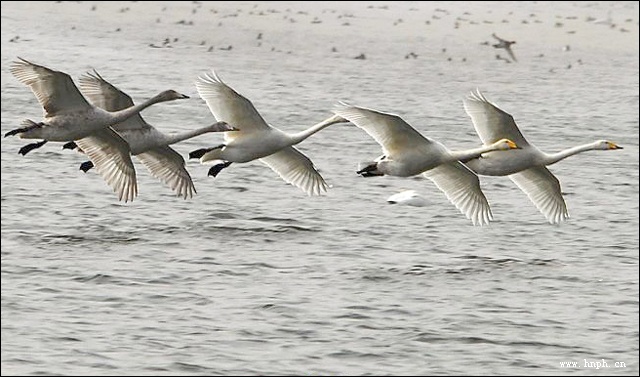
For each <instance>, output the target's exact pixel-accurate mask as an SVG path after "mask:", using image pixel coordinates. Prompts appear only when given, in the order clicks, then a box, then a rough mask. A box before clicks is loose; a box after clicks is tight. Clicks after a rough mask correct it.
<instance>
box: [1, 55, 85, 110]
mask: <svg viewBox="0 0 640 377" xmlns="http://www.w3.org/2000/svg"><path fill="white" fill-rule="evenodd" d="M18 59H20V61H14V62H12V63H11V66H10V67H9V70H10V71H11V73H12V74H13V75H14V76H15V77H16V78H17V79H18V80H19V81H20V82H21V83H23V84H25V85H27V86H29V87H30V88H31V91H32V92H33V94H34V95H35V96H36V98H37V99H38V102H40V105H42V107H43V108H44V113H45V116H46V117H50V116H54V115H56V114H58V113H60V112H65V111H77V110H84V109H88V108H90V107H91V105H90V104H89V102H87V100H86V99H85V98H84V97H83V96H82V93H80V91H79V90H78V88H77V87H76V84H74V83H73V80H72V79H71V76H69V75H67V74H66V73H64V72H59V71H54V70H52V69H49V68H47V67H43V66H41V65H37V64H33V63H31V62H29V61H27V60H24V59H22V58H18Z"/></svg>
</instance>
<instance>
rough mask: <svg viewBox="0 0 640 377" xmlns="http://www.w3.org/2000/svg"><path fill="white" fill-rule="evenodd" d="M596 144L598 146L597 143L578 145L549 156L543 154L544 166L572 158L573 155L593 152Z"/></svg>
mask: <svg viewBox="0 0 640 377" xmlns="http://www.w3.org/2000/svg"><path fill="white" fill-rule="evenodd" d="M597 144H598V142H595V143H590V144H583V145H578V146H576V147H573V148H569V149H565V150H563V151H560V152H558V153H551V154H548V153H545V156H544V157H545V165H551V164H555V163H556V162H558V161H560V160H564V159H565V158H567V157H569V156H573V155H574V154H578V153H582V152H586V151H592V150H595V149H597V148H596V145H597Z"/></svg>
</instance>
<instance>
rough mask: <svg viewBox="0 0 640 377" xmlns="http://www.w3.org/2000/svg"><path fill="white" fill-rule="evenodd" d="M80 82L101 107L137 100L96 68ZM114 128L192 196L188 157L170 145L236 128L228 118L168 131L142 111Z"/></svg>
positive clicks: (161, 175)
mask: <svg viewBox="0 0 640 377" xmlns="http://www.w3.org/2000/svg"><path fill="white" fill-rule="evenodd" d="M79 82H80V88H81V89H82V92H83V93H84V94H85V95H86V96H87V97H88V98H89V100H90V101H91V102H92V103H93V104H94V105H96V106H98V107H101V108H103V109H105V110H107V111H118V110H122V109H126V108H128V107H131V106H133V100H132V99H131V97H129V95H127V94H126V93H124V92H123V91H121V90H120V89H118V88H116V87H115V86H113V85H111V84H110V83H109V82H108V81H107V80H105V79H104V78H102V76H100V74H98V72H96V71H95V70H94V71H93V73H87V74H85V75H84V76H81V77H80V80H79ZM111 128H113V130H115V131H116V132H117V133H118V134H119V135H120V136H121V137H122V138H123V139H124V140H125V141H126V142H127V144H129V148H130V150H131V154H132V155H134V156H136V157H137V158H138V159H139V160H140V161H141V162H142V164H143V165H144V166H146V167H147V169H148V170H149V171H150V172H151V174H152V175H153V176H154V177H156V178H158V179H160V180H161V181H162V182H164V183H165V184H167V185H168V186H169V187H170V188H171V189H172V190H173V191H175V193H176V194H178V195H179V196H182V197H183V198H184V199H187V198H191V197H192V196H193V194H195V193H196V188H195V186H194V185H193V180H192V179H191V176H190V175H189V172H188V171H187V169H186V167H185V163H184V159H183V158H182V156H180V154H179V153H178V152H176V151H175V150H174V149H173V148H171V147H169V145H171V144H175V143H178V142H180V141H183V140H187V139H191V138H193V137H196V136H199V135H202V134H205V133H208V132H222V131H233V130H235V128H233V127H231V126H229V125H228V124H227V123H225V122H216V123H214V124H212V125H210V126H207V127H202V128H198V129H195V130H193V131H189V132H183V133H179V134H173V135H166V134H164V133H162V132H160V131H158V130H157V129H156V128H154V127H153V126H151V125H150V124H149V123H147V122H146V121H145V120H144V119H143V118H142V116H141V115H140V114H136V115H134V116H132V117H130V118H129V119H127V120H125V121H124V122H122V123H118V124H116V125H114V126H112V127H111ZM74 144H75V143H74V142H70V143H67V144H65V145H64V148H67V149H73V148H74V147H75V145H74ZM91 167H92V164H91V162H90V161H88V162H84V163H83V164H82V165H81V167H80V169H82V170H83V171H85V172H86V171H87V170H89V169H91Z"/></svg>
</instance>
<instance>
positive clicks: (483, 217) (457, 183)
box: [423, 161, 493, 225]
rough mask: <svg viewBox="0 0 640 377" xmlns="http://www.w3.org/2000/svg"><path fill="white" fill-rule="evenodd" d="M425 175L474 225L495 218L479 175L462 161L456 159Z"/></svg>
mask: <svg viewBox="0 0 640 377" xmlns="http://www.w3.org/2000/svg"><path fill="white" fill-rule="evenodd" d="M423 175H424V176H425V177H427V178H429V179H430V180H431V181H433V183H435V184H436V186H438V188H439V189H440V190H441V191H442V192H444V194H445V195H446V196H447V198H448V199H449V201H450V202H451V203H453V205H455V206H456V208H458V209H459V210H460V212H462V214H464V215H465V216H467V218H468V219H469V220H471V222H473V225H486V224H489V221H491V220H492V219H493V214H492V213H491V207H490V206H489V202H488V201H487V198H486V197H485V196H484V193H483V192H482V189H480V180H479V179H478V176H477V175H476V174H475V173H474V172H472V171H471V170H469V169H468V168H467V167H466V166H464V165H463V164H462V163H460V162H458V161H456V162H452V163H448V164H443V165H439V166H437V167H435V168H433V169H431V170H428V171H426V172H424V173H423Z"/></svg>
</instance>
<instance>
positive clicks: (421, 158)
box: [334, 102, 518, 225]
mask: <svg viewBox="0 0 640 377" xmlns="http://www.w3.org/2000/svg"><path fill="white" fill-rule="evenodd" d="M334 113H335V114H337V115H339V116H341V117H343V118H345V119H348V120H349V121H351V122H352V123H353V124H355V125H356V126H358V127H360V128H362V129H363V130H364V131H365V132H366V133H368V134H369V136H371V137H372V138H373V139H374V140H375V141H377V142H378V144H380V145H381V146H382V151H383V155H382V156H380V157H378V158H377V159H376V160H375V161H373V162H368V163H365V164H364V167H362V168H361V169H359V170H358V172H357V173H358V174H362V175H363V176H365V177H367V176H375V175H391V176H396V177H410V176H414V175H417V174H423V175H424V176H425V177H427V178H429V179H430V180H431V181H433V182H434V183H435V184H436V186H437V187H438V188H439V189H440V190H441V191H443V192H444V194H445V195H446V196H447V198H449V200H450V201H451V203H453V204H454V205H455V206H456V207H457V208H458V209H459V210H460V212H462V213H463V214H464V215H465V216H466V217H467V218H468V219H470V220H471V222H472V223H473V224H474V225H485V224H488V223H489V221H490V220H491V219H492V218H493V215H492V214H491V208H490V207H489V203H488V202H487V198H486V197H485V196H484V194H483V193H482V190H481V189H480V181H479V180H478V176H477V175H476V174H474V173H473V172H472V171H471V170H469V169H468V168H467V167H466V166H464V165H463V164H462V163H461V162H459V160H466V159H469V158H473V157H477V156H479V155H481V154H482V153H485V152H488V151H497V150H509V149H515V148H518V146H517V145H516V144H515V143H513V142H512V141H511V140H508V139H502V140H499V141H497V142H495V143H493V144H491V145H490V146H485V147H481V148H475V149H470V150H466V151H450V150H448V149H447V148H446V147H445V146H444V145H443V144H441V143H440V142H438V141H435V140H432V139H429V138H427V137H425V136H423V135H421V134H420V133H419V132H418V131H416V130H415V129H414V128H413V127H411V126H410V125H409V124H408V123H407V122H405V121H404V120H403V119H402V118H400V117H399V116H398V115H395V114H389V113H383V112H380V111H376V110H372V109H367V108H364V107H358V106H353V105H349V104H346V103H344V102H343V103H340V104H339V105H337V106H336V108H335V109H334Z"/></svg>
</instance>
